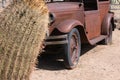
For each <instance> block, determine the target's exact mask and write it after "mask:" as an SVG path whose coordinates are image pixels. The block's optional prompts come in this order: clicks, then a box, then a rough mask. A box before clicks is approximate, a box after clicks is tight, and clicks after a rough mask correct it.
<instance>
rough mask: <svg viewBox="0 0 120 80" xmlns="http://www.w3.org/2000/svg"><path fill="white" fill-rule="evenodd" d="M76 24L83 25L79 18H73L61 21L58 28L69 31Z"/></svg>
mask: <svg viewBox="0 0 120 80" xmlns="http://www.w3.org/2000/svg"><path fill="white" fill-rule="evenodd" d="M76 26H83V24H82V23H81V22H79V21H78V20H74V19H71V20H65V21H63V22H61V23H60V24H59V25H58V26H57V27H56V28H57V29H58V30H59V31H60V32H62V33H68V32H70V31H71V29H72V28H74V27H76Z"/></svg>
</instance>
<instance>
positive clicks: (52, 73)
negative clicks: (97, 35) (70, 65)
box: [30, 29, 120, 80]
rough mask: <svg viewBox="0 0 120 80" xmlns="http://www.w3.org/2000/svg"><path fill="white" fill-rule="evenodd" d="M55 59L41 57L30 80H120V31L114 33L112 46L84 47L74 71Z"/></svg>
mask: <svg viewBox="0 0 120 80" xmlns="http://www.w3.org/2000/svg"><path fill="white" fill-rule="evenodd" d="M55 58H56V57H50V56H49V55H48V56H40V57H39V62H38V65H37V67H36V68H35V69H34V71H33V72H32V74H31V77H30V80H120V30H118V29H116V30H115V31H114V32H113V43H112V45H107V46H106V45H100V44H98V45H95V46H89V45H87V46H83V47H82V56H81V57H80V60H79V63H78V66H77V67H76V68H75V69H73V70H67V69H65V68H64V65H63V63H62V62H60V61H56V60H55Z"/></svg>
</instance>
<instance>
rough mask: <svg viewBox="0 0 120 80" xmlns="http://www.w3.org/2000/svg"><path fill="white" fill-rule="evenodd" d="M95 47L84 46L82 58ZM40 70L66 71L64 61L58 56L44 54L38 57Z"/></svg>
mask: <svg viewBox="0 0 120 80" xmlns="http://www.w3.org/2000/svg"><path fill="white" fill-rule="evenodd" d="M94 47H95V46H91V45H87V44H86V45H82V52H81V56H82V55H84V54H85V53H86V52H88V51H89V50H91V49H93V48H94ZM37 68H38V69H45V70H63V69H66V68H65V67H64V63H63V60H61V59H59V57H58V55H57V54H56V55H55V54H42V55H41V56H40V57H38V64H37Z"/></svg>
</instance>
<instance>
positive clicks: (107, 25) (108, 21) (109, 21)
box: [101, 13, 114, 35]
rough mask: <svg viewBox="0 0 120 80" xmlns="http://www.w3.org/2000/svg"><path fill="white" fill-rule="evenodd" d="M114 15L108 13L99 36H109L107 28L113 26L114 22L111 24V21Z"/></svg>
mask: <svg viewBox="0 0 120 80" xmlns="http://www.w3.org/2000/svg"><path fill="white" fill-rule="evenodd" d="M113 16H114V14H113V13H108V14H107V15H106V16H105V17H104V19H103V22H102V30H101V34H102V35H108V34H109V31H108V30H109V26H110V24H111V23H113V24H114V22H111V21H112V19H113Z"/></svg>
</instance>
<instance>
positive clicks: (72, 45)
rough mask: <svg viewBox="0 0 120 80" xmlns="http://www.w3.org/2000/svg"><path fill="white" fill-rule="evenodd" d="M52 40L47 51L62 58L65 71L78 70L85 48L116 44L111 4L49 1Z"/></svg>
mask: <svg viewBox="0 0 120 80" xmlns="http://www.w3.org/2000/svg"><path fill="white" fill-rule="evenodd" d="M46 4H47V7H48V10H49V19H50V23H49V36H48V37H47V38H46V40H45V45H46V47H45V51H46V52H52V53H57V52H59V54H61V55H62V59H63V61H64V64H65V67H66V68H69V69H73V68H75V67H76V66H77V63H78V61H79V56H80V54H81V45H82V44H91V45H95V44H96V43H98V42H101V43H103V44H106V45H107V44H111V43H112V31H113V30H114V28H115V25H114V13H113V12H110V11H109V5H110V1H109V0H48V1H46Z"/></svg>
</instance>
